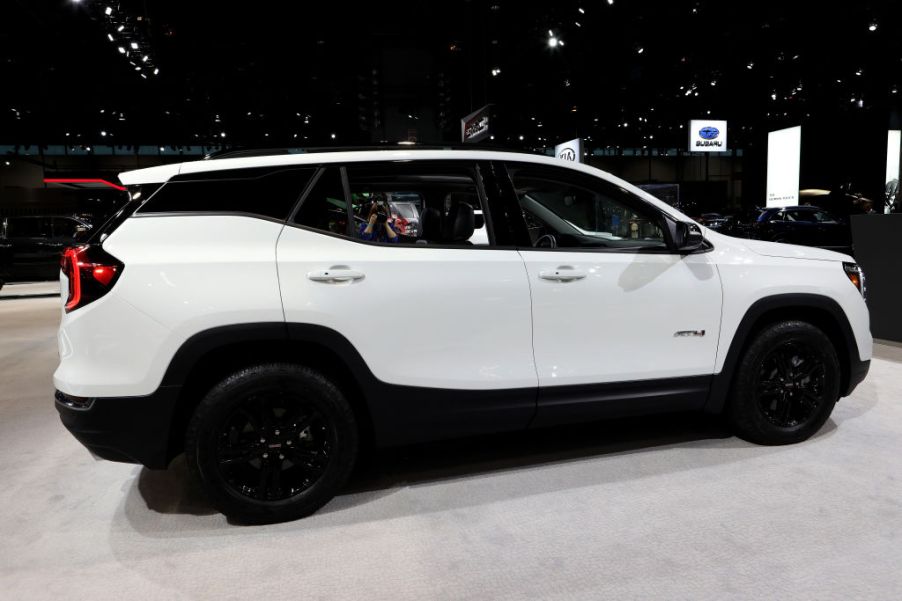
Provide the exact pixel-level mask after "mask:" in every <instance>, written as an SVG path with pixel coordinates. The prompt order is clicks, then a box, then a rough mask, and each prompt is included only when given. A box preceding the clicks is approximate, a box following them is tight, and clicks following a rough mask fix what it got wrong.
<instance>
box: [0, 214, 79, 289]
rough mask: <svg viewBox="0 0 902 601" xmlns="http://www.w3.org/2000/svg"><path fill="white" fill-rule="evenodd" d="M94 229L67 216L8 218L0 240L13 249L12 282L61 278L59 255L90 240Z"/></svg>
mask: <svg viewBox="0 0 902 601" xmlns="http://www.w3.org/2000/svg"><path fill="white" fill-rule="evenodd" d="M90 231H91V226H90V225H89V224H88V223H87V222H85V221H83V220H81V219H78V218H75V217H66V216H55V215H54V216H35V217H32V216H25V217H6V218H3V219H2V220H0V238H2V239H4V240H5V241H6V243H7V245H9V247H10V251H9V252H10V253H11V261H10V262H11V265H10V270H9V280H8V281H13V280H19V281H22V280H53V279H56V278H57V277H58V276H59V263H60V255H61V254H62V252H63V250H64V249H65V248H66V247H67V246H71V245H72V244H77V243H78V242H80V241H82V240H84V239H86V238H87V236H88V235H89V234H90Z"/></svg>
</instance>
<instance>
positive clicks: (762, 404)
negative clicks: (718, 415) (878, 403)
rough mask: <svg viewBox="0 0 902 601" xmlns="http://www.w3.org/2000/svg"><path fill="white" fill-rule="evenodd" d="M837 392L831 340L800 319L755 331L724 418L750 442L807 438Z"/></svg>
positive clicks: (823, 419) (837, 369)
mask: <svg viewBox="0 0 902 601" xmlns="http://www.w3.org/2000/svg"><path fill="white" fill-rule="evenodd" d="M839 394H840V365H839V358H838V357H837V354H836V349H835V348H834V346H833V343H832V342H831V341H830V338H829V337H828V336H827V335H826V334H824V332H823V331H821V330H820V329H819V328H817V327H815V326H814V325H812V324H810V323H806V322H803V321H782V322H778V323H774V324H771V325H769V326H767V327H766V328H764V329H763V330H762V331H760V332H759V333H758V334H757V335H756V336H755V338H754V340H753V341H752V342H751V344H750V345H749V347H748V348H747V349H746V352H745V355H744V356H743V357H742V359H741V360H740V364H739V366H738V368H737V371H736V376H735V378H734V381H733V387H732V391H731V395H730V396H731V398H730V401H729V404H728V406H727V417H728V419H729V421H730V422H731V424H732V426H733V428H734V429H735V431H736V433H737V434H738V435H739V436H740V437H742V438H744V439H745V440H748V441H750V442H755V443H758V444H768V445H778V444H790V443H794V442H801V441H803V440H806V439H808V438H809V437H811V436H812V435H813V434H814V433H815V432H817V431H818V430H819V429H820V428H821V426H823V425H824V423H825V422H826V421H827V418H829V417H830V413H831V412H832V411H833V406H834V405H835V404H836V401H837V400H838V399H839Z"/></svg>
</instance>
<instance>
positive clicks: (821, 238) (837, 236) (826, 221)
mask: <svg viewBox="0 0 902 601" xmlns="http://www.w3.org/2000/svg"><path fill="white" fill-rule="evenodd" d="M812 216H813V218H814V221H815V223H816V225H817V246H821V247H824V248H829V249H834V250H840V251H843V252H846V251H848V249H849V247H851V245H852V234H851V228H850V227H849V224H848V223H843V222H841V221H839V220H838V219H836V218H835V217H834V216H833V215H831V214H830V213H828V212H827V211H822V210H815V211H812Z"/></svg>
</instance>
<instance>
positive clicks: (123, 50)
mask: <svg viewBox="0 0 902 601" xmlns="http://www.w3.org/2000/svg"><path fill="white" fill-rule="evenodd" d="M117 50H118V51H119V54H125V48H123V47H122V46H119V48H117Z"/></svg>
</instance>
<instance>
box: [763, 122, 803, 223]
mask: <svg viewBox="0 0 902 601" xmlns="http://www.w3.org/2000/svg"><path fill="white" fill-rule="evenodd" d="M801 159H802V127H801V126H797V127H790V128H788V129H780V130H777V131H772V132H770V133H769V134H767V206H768V207H783V206H792V205H797V204H799V172H800V169H801Z"/></svg>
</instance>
